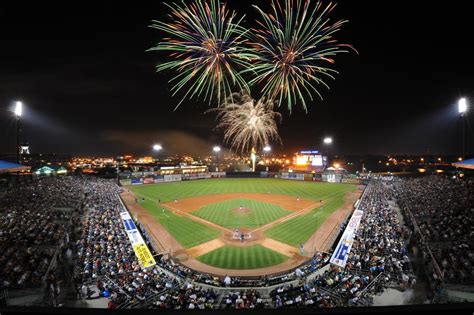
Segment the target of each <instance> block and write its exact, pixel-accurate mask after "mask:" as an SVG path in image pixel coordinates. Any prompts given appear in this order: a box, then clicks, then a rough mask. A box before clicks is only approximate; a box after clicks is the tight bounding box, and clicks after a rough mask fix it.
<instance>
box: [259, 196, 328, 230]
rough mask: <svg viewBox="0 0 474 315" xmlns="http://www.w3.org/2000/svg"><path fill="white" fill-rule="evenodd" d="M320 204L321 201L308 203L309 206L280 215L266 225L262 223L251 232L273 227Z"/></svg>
mask: <svg viewBox="0 0 474 315" xmlns="http://www.w3.org/2000/svg"><path fill="white" fill-rule="evenodd" d="M320 204H321V203H320V202H318V203H315V204H312V205H310V206H308V207H306V208H304V209H301V210H300V211H298V212H293V213H291V214H289V215H287V216H284V217H282V218H279V219H277V220H275V221H272V222H270V223H268V224H266V225H264V226H262V227H259V228H257V229H255V230H253V231H252V233H253V232H258V231H265V230H268V229H270V228H272V227H274V226H276V225H278V224H280V223H283V222H285V221H288V220H290V219H293V218H295V217H299V216H301V215H304V214H306V213H307V212H309V211H312V210H313V209H315V208H317V207H318V206H319V205H320Z"/></svg>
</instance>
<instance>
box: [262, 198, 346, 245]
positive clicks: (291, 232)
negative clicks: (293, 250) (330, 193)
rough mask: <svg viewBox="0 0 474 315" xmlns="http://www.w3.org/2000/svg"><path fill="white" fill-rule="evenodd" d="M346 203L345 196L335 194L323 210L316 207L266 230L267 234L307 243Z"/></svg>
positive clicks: (275, 237) (285, 239) (276, 237)
mask: <svg viewBox="0 0 474 315" xmlns="http://www.w3.org/2000/svg"><path fill="white" fill-rule="evenodd" d="M343 204H344V196H335V197H332V198H331V199H330V200H328V201H326V202H325V204H324V206H323V208H322V210H321V208H316V209H313V210H311V211H310V212H309V213H307V214H305V215H302V216H298V217H295V218H292V219H290V220H288V221H285V222H282V223H280V224H278V225H277V226H275V227H272V228H270V229H269V230H267V231H265V236H267V237H270V238H273V239H275V240H277V241H280V242H283V243H286V244H289V245H293V246H296V247H299V246H300V244H301V243H305V242H306V241H307V240H308V239H309V238H310V237H311V235H313V233H314V232H316V230H317V229H318V228H319V227H320V226H321V224H322V223H323V222H324V221H325V220H326V219H327V218H328V217H329V216H330V215H331V214H332V213H333V212H334V211H335V210H337V209H338V208H340V207H341V206H342V205H343Z"/></svg>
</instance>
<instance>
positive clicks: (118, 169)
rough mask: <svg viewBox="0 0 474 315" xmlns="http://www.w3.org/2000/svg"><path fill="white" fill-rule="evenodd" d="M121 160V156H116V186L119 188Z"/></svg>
mask: <svg viewBox="0 0 474 315" xmlns="http://www.w3.org/2000/svg"><path fill="white" fill-rule="evenodd" d="M122 159H123V156H117V158H116V161H115V162H116V163H117V185H119V186H120V176H119V174H120V161H121V160H122Z"/></svg>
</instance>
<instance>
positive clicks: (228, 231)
mask: <svg viewBox="0 0 474 315" xmlns="http://www.w3.org/2000/svg"><path fill="white" fill-rule="evenodd" d="M162 206H163V207H164V208H165V209H168V210H170V211H171V212H173V213H174V214H177V215H182V216H183V217H187V218H189V219H191V220H193V221H196V222H199V223H202V224H205V225H209V226H211V227H213V228H215V229H218V230H219V231H221V232H224V233H232V230H230V229H228V228H225V227H223V226H221V225H219V224H216V223H213V222H211V221H207V220H204V219H201V218H200V217H197V216H195V215H192V214H190V213H188V212H185V211H182V210H180V209H179V208H177V207H173V206H172V205H171V204H170V203H163V204H162Z"/></svg>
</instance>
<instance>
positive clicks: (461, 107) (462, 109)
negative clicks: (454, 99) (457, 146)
mask: <svg viewBox="0 0 474 315" xmlns="http://www.w3.org/2000/svg"><path fill="white" fill-rule="evenodd" d="M458 111H459V115H460V116H461V124H462V159H463V160H465V159H466V112H467V100H466V98H465V97H463V98H461V99H460V100H459V101H458Z"/></svg>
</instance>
